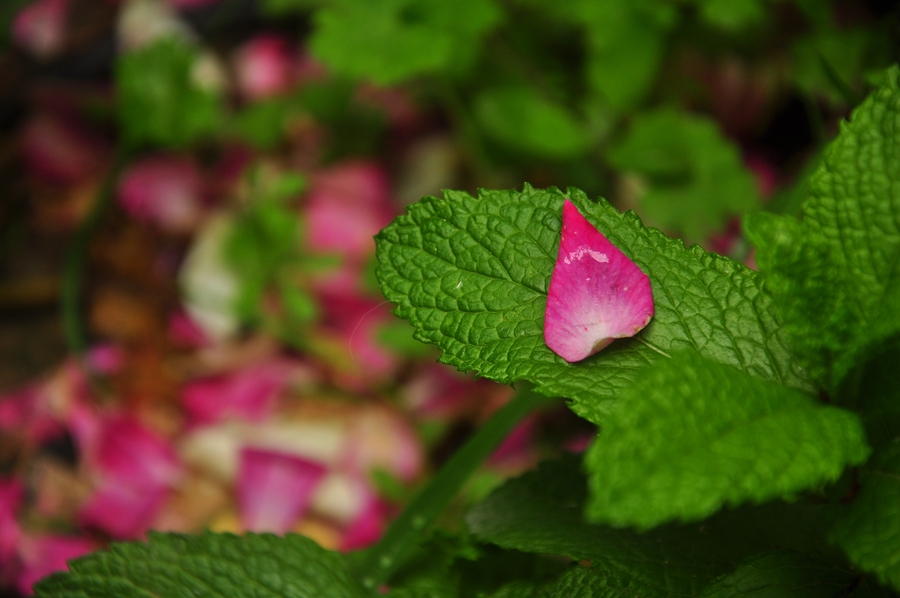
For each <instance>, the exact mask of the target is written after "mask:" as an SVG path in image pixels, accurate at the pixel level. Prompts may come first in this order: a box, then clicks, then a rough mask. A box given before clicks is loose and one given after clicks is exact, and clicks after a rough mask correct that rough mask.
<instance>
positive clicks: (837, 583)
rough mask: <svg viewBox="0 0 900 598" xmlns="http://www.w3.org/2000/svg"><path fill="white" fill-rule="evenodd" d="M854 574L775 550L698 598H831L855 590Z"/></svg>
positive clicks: (715, 583) (749, 561)
mask: <svg viewBox="0 0 900 598" xmlns="http://www.w3.org/2000/svg"><path fill="white" fill-rule="evenodd" d="M857 576H858V574H857V573H855V572H854V571H852V570H851V569H850V568H844V569H839V568H835V567H834V565H832V564H831V563H827V562H825V561H822V560H820V559H818V558H815V557H811V556H809V555H803V554H800V553H796V552H791V551H785V550H779V551H774V552H769V553H766V554H763V555H759V556H756V557H753V558H752V559H750V560H748V561H747V562H745V563H742V564H741V566H740V567H738V568H737V570H736V571H734V572H733V573H729V574H728V575H725V576H723V577H722V578H720V579H717V580H716V581H715V582H714V583H712V584H710V585H709V586H708V587H707V588H706V590H704V591H703V593H702V594H701V595H700V596H701V598H737V597H738V596H740V597H743V598H782V597H783V596H791V597H792V598H833V597H834V596H839V595H842V594H843V593H849V592H855V591H856V590H858V589H859V588H858V585H859V584H858V580H856V578H857Z"/></svg>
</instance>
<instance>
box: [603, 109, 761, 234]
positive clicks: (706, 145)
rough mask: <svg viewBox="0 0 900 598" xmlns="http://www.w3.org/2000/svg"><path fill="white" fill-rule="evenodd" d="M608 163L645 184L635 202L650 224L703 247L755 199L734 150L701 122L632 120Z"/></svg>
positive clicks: (673, 115) (650, 115)
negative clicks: (639, 177) (706, 240)
mask: <svg viewBox="0 0 900 598" xmlns="http://www.w3.org/2000/svg"><path fill="white" fill-rule="evenodd" d="M609 160H610V163H611V164H612V165H613V166H614V167H616V168H618V169H620V170H623V171H625V172H635V173H638V174H640V175H641V176H643V177H644V178H645V179H646V182H647V188H646V190H645V191H644V192H643V194H641V195H640V196H639V198H638V201H639V202H640V203H641V205H642V206H643V207H644V212H645V213H647V214H650V215H652V217H653V222H652V224H654V225H658V226H660V227H662V228H663V229H665V230H667V231H672V232H674V233H677V234H680V235H683V236H685V237H686V238H687V239H689V240H692V241H703V240H704V239H705V238H706V237H707V236H708V235H710V234H711V233H712V232H714V231H716V230H720V229H722V228H724V227H725V224H726V222H727V218H728V217H729V216H734V215H736V214H742V213H744V212H749V211H752V210H755V209H756V208H757V207H758V206H759V193H758V191H757V190H756V184H755V182H754V180H753V177H752V176H751V174H750V172H749V171H748V170H747V168H745V167H744V165H743V164H742V162H741V156H740V154H739V152H738V149H737V147H736V146H735V145H734V144H733V143H732V142H730V141H729V140H728V139H726V138H725V137H724V136H723V135H722V134H721V133H720V132H719V130H718V127H717V125H716V123H715V122H714V121H712V120H709V119H707V118H704V117H701V116H693V115H689V114H686V113H680V112H678V111H676V110H673V109H669V108H662V109H658V110H655V111H652V112H645V113H643V114H641V115H639V116H638V117H636V118H635V120H634V122H633V123H632V125H631V128H630V130H629V131H628V133H627V134H626V136H625V137H624V138H623V139H622V140H621V141H619V142H618V143H617V144H615V145H613V146H612V147H611V148H610V150H609Z"/></svg>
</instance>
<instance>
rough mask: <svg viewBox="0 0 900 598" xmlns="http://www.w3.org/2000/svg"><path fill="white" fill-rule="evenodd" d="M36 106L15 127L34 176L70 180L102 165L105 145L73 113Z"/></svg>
mask: <svg viewBox="0 0 900 598" xmlns="http://www.w3.org/2000/svg"><path fill="white" fill-rule="evenodd" d="M64 112H65V111H61V110H40V111H37V112H35V113H34V114H32V115H31V117H30V118H29V119H28V121H27V122H26V123H25V124H24V125H23V126H22V128H21V130H20V131H19V143H20V147H21V152H22V156H23V158H24V160H25V165H26V167H27V168H28V170H29V171H30V172H31V173H32V174H33V175H35V176H36V177H38V178H40V179H42V180H47V181H50V182H52V183H56V184H63V185H67V184H72V183H76V182H80V181H83V180H84V179H85V178H87V177H89V176H91V175H93V174H96V173H98V172H101V171H102V170H103V168H105V163H106V158H107V155H108V145H107V144H106V142H105V141H104V140H103V139H101V138H100V136H99V135H97V134H95V133H94V132H93V131H91V130H90V129H88V128H87V127H86V126H85V125H84V124H83V123H82V122H80V121H79V120H78V119H77V118H76V117H74V116H72V115H69V114H64Z"/></svg>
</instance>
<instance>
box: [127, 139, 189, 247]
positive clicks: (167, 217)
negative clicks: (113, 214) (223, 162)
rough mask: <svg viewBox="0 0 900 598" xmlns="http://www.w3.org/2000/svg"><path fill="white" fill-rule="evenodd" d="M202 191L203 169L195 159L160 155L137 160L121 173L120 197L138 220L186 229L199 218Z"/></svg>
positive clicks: (129, 212) (171, 229)
mask: <svg viewBox="0 0 900 598" xmlns="http://www.w3.org/2000/svg"><path fill="white" fill-rule="evenodd" d="M202 191H203V189H202V179H201V175H200V170H199V169H198V168H197V165H196V164H195V163H194V162H193V160H191V159H189V158H184V157H180V156H166V155H158V156H151V157H149V158H144V159H142V160H140V161H138V162H135V163H134V164H132V165H131V166H130V167H129V168H128V170H126V171H125V172H124V173H123V174H122V176H121V178H120V179H119V184H118V191H117V197H118V200H119V204H120V205H121V206H122V208H124V210H125V211H126V212H128V214H129V215H130V216H131V217H132V218H134V219H135V220H138V221H140V222H147V223H150V224H154V225H156V226H158V227H160V228H161V229H162V230H165V231H169V232H175V233H179V232H181V233H184V232H190V231H191V230H192V229H193V228H194V227H195V226H196V225H197V223H198V222H199V221H200V217H201V215H202V205H203V197H202Z"/></svg>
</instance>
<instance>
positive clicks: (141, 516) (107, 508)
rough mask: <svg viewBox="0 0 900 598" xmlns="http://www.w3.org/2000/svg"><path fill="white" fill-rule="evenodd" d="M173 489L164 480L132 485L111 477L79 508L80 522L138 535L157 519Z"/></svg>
mask: <svg viewBox="0 0 900 598" xmlns="http://www.w3.org/2000/svg"><path fill="white" fill-rule="evenodd" d="M169 491H170V489H169V487H168V486H166V485H164V484H148V485H133V484H132V485H129V484H121V483H120V482H119V481H118V480H117V479H115V478H109V479H108V480H106V481H105V482H104V483H103V484H102V485H101V486H100V488H99V490H98V491H97V492H96V493H95V494H94V495H93V496H92V497H91V499H90V500H89V501H88V502H87V503H86V504H85V505H83V506H82V507H81V509H79V511H78V522H79V524H80V525H82V526H85V527H90V528H96V529H100V530H103V531H104V532H106V533H107V534H109V535H110V536H112V537H113V538H117V539H132V538H138V537H140V536H141V535H142V534H143V533H144V532H145V531H146V530H147V529H148V528H149V527H150V524H151V523H152V522H153V521H154V520H155V519H156V516H157V515H158V514H159V512H160V510H161V509H162V507H163V506H164V505H165V502H166V499H167V498H168V496H169Z"/></svg>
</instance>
